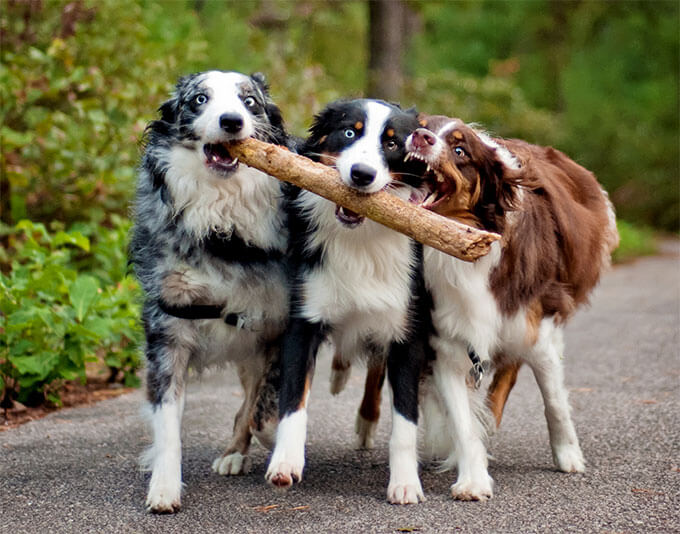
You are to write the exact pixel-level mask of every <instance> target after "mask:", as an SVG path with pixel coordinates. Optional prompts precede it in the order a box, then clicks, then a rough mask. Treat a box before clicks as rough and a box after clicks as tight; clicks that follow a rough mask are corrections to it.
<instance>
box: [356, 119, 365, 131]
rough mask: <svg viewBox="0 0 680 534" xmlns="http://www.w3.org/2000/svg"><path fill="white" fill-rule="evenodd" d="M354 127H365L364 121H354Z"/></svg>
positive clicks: (361, 128)
mask: <svg viewBox="0 0 680 534" xmlns="http://www.w3.org/2000/svg"><path fill="white" fill-rule="evenodd" d="M354 129H355V130H363V129H364V123H363V122H361V121H356V122H355V123H354Z"/></svg>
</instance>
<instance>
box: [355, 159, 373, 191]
mask: <svg viewBox="0 0 680 534" xmlns="http://www.w3.org/2000/svg"><path fill="white" fill-rule="evenodd" d="M376 174H377V172H376V170H375V169H374V168H373V167H369V166H368V165H366V164H365V163H355V164H354V165H352V168H351V169H350V171H349V175H350V176H351V178H352V182H354V185H356V186H358V187H365V186H367V185H368V184H370V183H371V182H372V181H373V180H375V175H376Z"/></svg>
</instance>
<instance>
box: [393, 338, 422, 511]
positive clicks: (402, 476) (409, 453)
mask: <svg viewBox="0 0 680 534" xmlns="http://www.w3.org/2000/svg"><path fill="white" fill-rule="evenodd" d="M419 349H420V350H419ZM424 359H425V353H424V351H423V350H422V347H420V344H419V343H417V342H415V341H414V342H412V343H408V342H407V343H392V347H391V348H390V352H389V355H388V357H387V377H388V381H389V384H390V388H391V390H392V435H391V437H390V481H389V484H388V486H387V500H388V501H389V502H390V503H392V504H418V502H420V501H424V500H425V495H424V494H423V488H422V486H421V484H420V478H419V476H418V453H417V438H418V428H417V424H418V383H419V381H420V373H421V371H422V367H423V364H424Z"/></svg>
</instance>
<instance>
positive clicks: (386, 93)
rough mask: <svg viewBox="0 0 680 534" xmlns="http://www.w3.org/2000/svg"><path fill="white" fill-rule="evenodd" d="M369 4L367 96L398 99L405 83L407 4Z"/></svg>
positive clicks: (380, 0)
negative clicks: (403, 63)
mask: <svg viewBox="0 0 680 534" xmlns="http://www.w3.org/2000/svg"><path fill="white" fill-rule="evenodd" d="M368 6H369V7H368V12H369V13H368V16H369V47H370V48H369V61H368V87H367V88H366V96H368V97H369V98H381V99H383V100H388V101H398V100H399V97H400V95H401V90H402V86H403V83H404V72H403V65H402V59H403V56H404V48H405V42H406V24H405V22H406V6H405V4H404V2H403V0H370V1H369V2H368Z"/></svg>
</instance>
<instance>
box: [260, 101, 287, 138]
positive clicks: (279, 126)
mask: <svg viewBox="0 0 680 534" xmlns="http://www.w3.org/2000/svg"><path fill="white" fill-rule="evenodd" d="M264 112H265V113H266V114H267V119H269V124H271V125H272V133H271V134H268V135H267V137H268V139H267V140H268V141H269V142H270V143H276V144H277V145H283V146H288V135H287V134H286V127H285V126H284V124H283V116H282V115H281V110H280V109H279V108H278V106H276V105H275V104H273V103H271V102H268V103H267V104H265V106H264ZM289 148H290V147H289Z"/></svg>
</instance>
